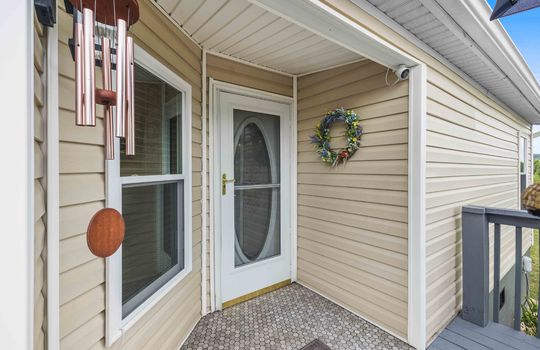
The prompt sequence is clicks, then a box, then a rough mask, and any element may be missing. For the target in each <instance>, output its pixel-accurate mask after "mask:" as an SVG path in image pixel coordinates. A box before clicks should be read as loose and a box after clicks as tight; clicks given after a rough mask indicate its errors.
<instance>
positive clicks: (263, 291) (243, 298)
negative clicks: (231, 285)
mask: <svg viewBox="0 0 540 350" xmlns="http://www.w3.org/2000/svg"><path fill="white" fill-rule="evenodd" d="M289 284H291V279H290V278H289V279H287V280H285V281H282V282H278V283H276V284H272V285H270V286H268V287H264V288H262V289H259V290H256V291H254V292H251V293H248V294H246V295H242V296H240V297H238V298H234V299H231V300H229V301H226V302H224V303H223V305H222V308H223V309H226V308H229V307H231V306H234V305H237V304H240V303H243V302H244V301H248V300H251V299H254V298H256V297H259V296H261V295H263V294H266V293H270V292H273V291H275V290H278V289H281V288H283V287H286V286H288V285H289Z"/></svg>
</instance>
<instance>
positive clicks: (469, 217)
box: [461, 206, 489, 327]
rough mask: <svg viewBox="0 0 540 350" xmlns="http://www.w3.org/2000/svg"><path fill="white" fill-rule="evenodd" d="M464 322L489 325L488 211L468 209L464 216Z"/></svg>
mask: <svg viewBox="0 0 540 350" xmlns="http://www.w3.org/2000/svg"><path fill="white" fill-rule="evenodd" d="M461 232H462V251H463V254H462V255H463V313H462V314H463V315H462V316H463V319H464V320H466V321H469V322H472V323H474V324H477V325H479V326H481V327H485V326H487V324H488V322H489V306H488V304H489V224H488V220H487V217H486V210H485V208H481V207H474V206H466V207H463V209H462V217H461Z"/></svg>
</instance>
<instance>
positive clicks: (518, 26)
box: [488, 0, 540, 153]
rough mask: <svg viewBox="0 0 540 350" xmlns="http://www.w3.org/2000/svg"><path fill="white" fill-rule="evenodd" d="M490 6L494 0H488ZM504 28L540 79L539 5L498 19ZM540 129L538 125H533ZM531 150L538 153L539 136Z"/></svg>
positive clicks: (539, 149) (493, 4) (539, 151)
mask: <svg viewBox="0 0 540 350" xmlns="http://www.w3.org/2000/svg"><path fill="white" fill-rule="evenodd" d="M488 3H489V4H490V5H491V8H493V6H495V3H496V0H488ZM500 21H501V23H502V24H503V26H504V28H505V29H506V31H507V32H508V34H510V37H511V38H512V40H513V41H514V43H515V44H516V46H517V47H518V49H519V51H521V54H522V55H523V57H525V60H526V61H527V63H528V64H529V67H531V70H532V71H533V73H534V75H535V76H536V79H537V80H539V81H540V38H539V36H540V7H537V8H535V9H532V10H529V11H525V12H520V13H517V14H515V15H512V16H508V17H503V18H501V19H500ZM534 130H535V131H540V126H535V127H534ZM533 152H534V153H540V138H538V139H536V140H535V141H534V142H533Z"/></svg>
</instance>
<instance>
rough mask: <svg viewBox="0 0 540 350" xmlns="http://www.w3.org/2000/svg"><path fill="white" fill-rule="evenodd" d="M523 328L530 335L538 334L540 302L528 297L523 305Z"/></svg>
mask: <svg viewBox="0 0 540 350" xmlns="http://www.w3.org/2000/svg"><path fill="white" fill-rule="evenodd" d="M521 314H522V315H521V330H522V331H523V332H524V333H526V334H528V335H533V336H535V335H536V329H537V324H536V323H537V320H538V302H537V301H536V300H534V299H532V298H527V300H525V303H523V305H521Z"/></svg>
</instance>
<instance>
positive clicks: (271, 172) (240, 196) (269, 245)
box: [234, 110, 281, 267]
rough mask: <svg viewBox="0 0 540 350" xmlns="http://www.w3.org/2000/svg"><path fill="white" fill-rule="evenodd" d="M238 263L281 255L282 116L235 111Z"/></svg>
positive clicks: (235, 197) (235, 221) (235, 193)
mask: <svg viewBox="0 0 540 350" xmlns="http://www.w3.org/2000/svg"><path fill="white" fill-rule="evenodd" d="M234 131H235V132H234V145H235V146H234V147H235V151H234V178H235V180H236V181H235V186H234V213H235V215H234V216H235V217H234V226H235V244H234V249H235V266H237V267H238V266H242V265H245V264H249V263H254V262H257V261H260V260H264V259H267V258H270V257H273V256H276V255H279V254H280V250H281V237H280V232H281V230H280V228H281V224H280V210H281V205H280V149H279V144H280V132H279V116H275V115H269V114H263V113H256V112H250V111H243V110H234Z"/></svg>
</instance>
